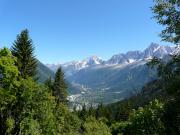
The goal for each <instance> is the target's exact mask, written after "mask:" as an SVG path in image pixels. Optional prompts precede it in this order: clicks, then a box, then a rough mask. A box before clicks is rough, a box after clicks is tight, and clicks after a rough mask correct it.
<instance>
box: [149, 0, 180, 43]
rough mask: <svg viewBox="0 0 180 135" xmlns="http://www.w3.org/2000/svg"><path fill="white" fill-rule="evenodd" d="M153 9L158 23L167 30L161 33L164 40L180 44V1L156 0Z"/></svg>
mask: <svg viewBox="0 0 180 135" xmlns="http://www.w3.org/2000/svg"><path fill="white" fill-rule="evenodd" d="M154 1H155V5H154V7H153V8H152V10H153V12H154V14H155V16H154V17H155V19H156V20H157V22H158V23H159V24H161V25H163V26H166V28H165V29H164V30H163V31H162V32H161V37H162V40H165V41H169V42H173V43H179V42H180V1H179V0H154Z"/></svg>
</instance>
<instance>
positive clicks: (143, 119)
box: [125, 100, 165, 135]
mask: <svg viewBox="0 0 180 135" xmlns="http://www.w3.org/2000/svg"><path fill="white" fill-rule="evenodd" d="M163 112H164V105H163V104H162V103H160V102H159V101H158V100H155V101H152V102H150V104H149V105H147V106H145V107H144V108H142V107H141V108H139V109H138V110H136V111H135V110H134V112H133V113H132V115H131V117H130V124H129V125H128V126H127V127H126V130H125V134H133V135H164V134H165V132H164V131H165V128H164V123H163V122H162V116H163Z"/></svg>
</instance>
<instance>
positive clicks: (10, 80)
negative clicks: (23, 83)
mask: <svg viewBox="0 0 180 135" xmlns="http://www.w3.org/2000/svg"><path fill="white" fill-rule="evenodd" d="M15 62H16V58H14V57H13V56H12V55H11V52H10V51H9V50H8V49H7V48H4V49H0V87H3V88H5V87H9V86H10V85H11V84H12V85H13V84H14V83H15V82H16V78H17V76H18V69H17V67H16V66H15V65H14V64H15Z"/></svg>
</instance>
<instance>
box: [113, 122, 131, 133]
mask: <svg viewBox="0 0 180 135" xmlns="http://www.w3.org/2000/svg"><path fill="white" fill-rule="evenodd" d="M128 124H129V122H116V123H113V124H112V125H111V133H112V134H113V135H122V134H123V132H124V130H125V128H126V127H127V125H128Z"/></svg>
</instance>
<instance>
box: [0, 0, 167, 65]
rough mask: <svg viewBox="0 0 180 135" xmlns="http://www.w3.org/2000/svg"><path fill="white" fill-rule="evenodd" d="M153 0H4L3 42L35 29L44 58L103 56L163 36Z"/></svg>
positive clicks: (0, 10) (0, 13)
mask: <svg viewBox="0 0 180 135" xmlns="http://www.w3.org/2000/svg"><path fill="white" fill-rule="evenodd" d="M152 1H153V0H0V47H2V46H6V47H10V46H11V45H12V43H13V41H14V40H15V38H16V35H17V34H18V33H19V32H20V31H21V30H23V29H25V28H27V29H29V31H30V36H31V38H32V39H33V41H34V44H35V47H36V55H37V57H38V59H39V60H40V61H42V62H43V63H57V62H67V61H71V60H81V59H83V58H86V57H89V56H92V55H97V56H100V57H101V58H103V59H108V58H110V57H111V56H112V55H113V54H116V53H122V52H126V51H129V50H143V49H145V48H146V47H147V46H148V45H149V44H150V43H151V42H156V43H160V44H168V43H163V42H160V40H161V39H160V38H159V37H158V33H159V32H160V31H161V29H162V28H161V26H159V25H158V24H157V23H156V21H155V20H154V19H152V17H153V14H152V13H151V10H150V7H151V6H152V5H153V2H152Z"/></svg>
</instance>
